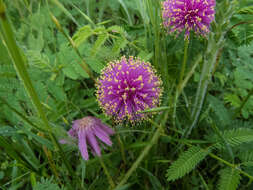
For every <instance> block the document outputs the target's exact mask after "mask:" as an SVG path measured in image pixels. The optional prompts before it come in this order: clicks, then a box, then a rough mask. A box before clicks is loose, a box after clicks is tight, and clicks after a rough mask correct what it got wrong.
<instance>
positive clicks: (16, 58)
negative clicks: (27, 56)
mask: <svg viewBox="0 0 253 190" xmlns="http://www.w3.org/2000/svg"><path fill="white" fill-rule="evenodd" d="M5 11H6V8H5V5H4V3H3V0H0V23H1V28H2V30H1V31H2V37H3V40H4V41H5V44H6V46H7V49H8V52H9V54H10V57H11V59H12V62H13V64H14V67H15V69H16V72H17V73H18V76H19V78H20V79H21V81H22V82H23V84H24V87H25V90H26V92H27V94H28V95H29V96H30V98H31V101H32V103H33V104H34V106H35V108H36V110H37V113H38V115H39V117H40V118H41V119H42V121H43V124H44V127H45V129H46V130H47V131H48V133H49V137H50V138H51V140H52V142H53V143H54V145H55V147H56V148H57V149H58V150H59V153H60V155H61V157H62V159H63V162H64V164H65V166H66V167H67V169H68V171H69V173H70V174H71V175H72V176H74V171H73V169H72V168H71V166H70V164H69V163H68V162H67V160H66V158H65V155H64V152H63V151H62V149H61V146H60V145H59V142H58V141H57V139H56V137H55V136H54V134H53V133H52V128H51V127H50V125H49V122H48V120H47V117H46V114H45V112H44V110H43V107H42V105H41V102H40V100H39V97H38V95H37V93H36V92H35V89H34V87H33V85H32V82H31V79H30V77H29V75H28V72H27V70H26V67H25V63H24V59H23V57H22V56H21V54H20V50H19V48H18V46H17V44H16V41H15V39H14V34H13V31H12V29H11V25H10V23H9V22H8V19H7V15H6V12H5Z"/></svg>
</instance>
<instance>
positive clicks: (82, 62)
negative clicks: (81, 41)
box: [50, 13, 96, 82]
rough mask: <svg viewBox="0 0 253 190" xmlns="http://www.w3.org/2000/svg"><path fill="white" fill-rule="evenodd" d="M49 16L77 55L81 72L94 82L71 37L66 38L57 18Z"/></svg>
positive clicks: (91, 73)
mask: <svg viewBox="0 0 253 190" xmlns="http://www.w3.org/2000/svg"><path fill="white" fill-rule="evenodd" d="M50 15H51V19H52V21H53V22H54V23H55V25H56V27H57V29H58V30H59V31H60V32H61V33H62V34H63V35H64V36H65V37H66V38H67V40H68V41H69V43H70V44H71V46H72V48H73V49H74V50H75V52H76V54H77V55H78V57H79V58H80V59H81V64H80V66H81V67H82V68H83V70H84V71H85V72H86V73H87V74H88V75H89V77H90V78H91V79H92V80H93V81H94V82H95V81H96V79H95V78H94V76H93V72H92V70H91V69H90V67H89V65H88V64H87V63H86V62H85V61H84V59H83V57H82V55H81V53H80V52H79V50H78V48H77V46H76V44H75V42H74V41H73V40H72V38H71V37H69V36H68V34H67V33H66V32H65V31H64V30H63V28H62V26H61V25H60V23H59V22H58V20H57V18H56V17H55V16H54V15H53V14H52V13H50Z"/></svg>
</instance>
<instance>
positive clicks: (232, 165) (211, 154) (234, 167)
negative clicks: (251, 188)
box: [208, 153, 253, 180]
mask: <svg viewBox="0 0 253 190" xmlns="http://www.w3.org/2000/svg"><path fill="white" fill-rule="evenodd" d="M208 155H209V156H210V157H212V158H214V159H216V160H218V161H220V162H222V163H223V164H225V165H227V166H229V167H231V168H233V169H236V170H238V171H239V173H241V174H242V175H244V176H246V177H248V178H249V179H250V180H253V176H251V175H249V174H248V173H246V172H244V171H242V170H241V169H239V168H238V166H237V165H235V164H232V163H230V162H228V161H226V160H223V159H222V158H220V157H218V156H216V155H215V154H213V153H209V154H208Z"/></svg>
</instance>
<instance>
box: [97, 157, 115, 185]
mask: <svg viewBox="0 0 253 190" xmlns="http://www.w3.org/2000/svg"><path fill="white" fill-rule="evenodd" d="M99 162H100V164H101V166H102V168H103V170H104V172H105V175H106V176H107V179H108V182H109V184H110V186H111V187H112V188H114V187H115V184H114V182H113V180H112V177H111V175H110V173H109V171H108V169H107V167H106V166H105V163H104V160H103V159H102V157H99Z"/></svg>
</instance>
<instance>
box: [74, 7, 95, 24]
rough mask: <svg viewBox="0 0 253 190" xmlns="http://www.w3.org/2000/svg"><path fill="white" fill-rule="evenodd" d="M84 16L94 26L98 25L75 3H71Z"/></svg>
mask: <svg viewBox="0 0 253 190" xmlns="http://www.w3.org/2000/svg"><path fill="white" fill-rule="evenodd" d="M71 5H72V6H73V7H74V8H75V9H76V10H77V11H78V12H79V13H80V14H81V15H82V16H83V18H84V19H85V20H87V21H88V22H89V23H90V24H91V25H92V26H93V27H96V25H95V23H94V22H93V21H92V20H91V19H90V17H88V15H86V14H85V13H84V12H82V11H81V10H80V9H79V8H78V7H77V6H75V5H74V4H73V3H72V4H71Z"/></svg>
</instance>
